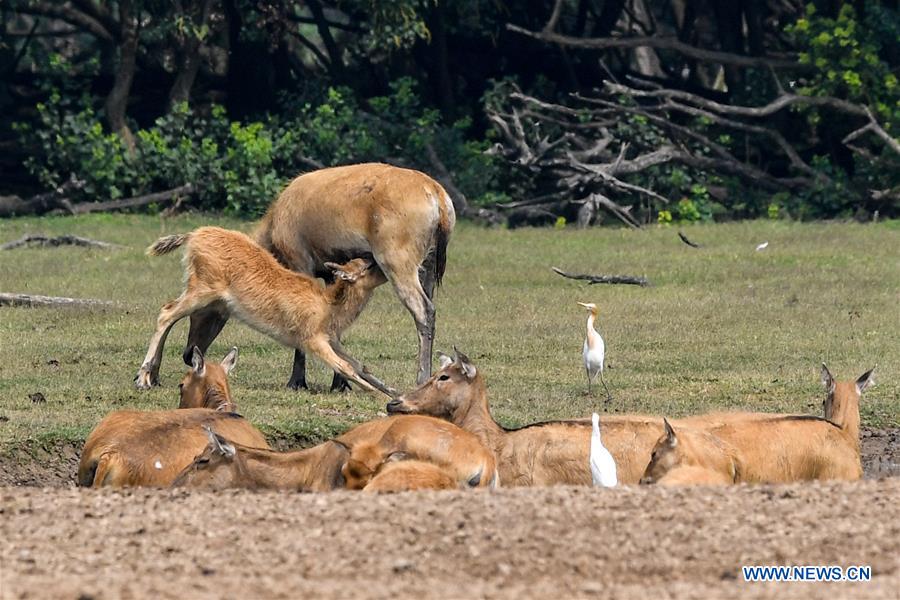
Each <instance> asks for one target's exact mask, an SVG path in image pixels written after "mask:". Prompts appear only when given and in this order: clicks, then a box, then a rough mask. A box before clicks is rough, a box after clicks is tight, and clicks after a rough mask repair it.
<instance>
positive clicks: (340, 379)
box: [331, 339, 353, 392]
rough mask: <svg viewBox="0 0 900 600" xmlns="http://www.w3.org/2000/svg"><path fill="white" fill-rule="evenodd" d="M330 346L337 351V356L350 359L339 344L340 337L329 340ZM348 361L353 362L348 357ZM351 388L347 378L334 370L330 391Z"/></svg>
mask: <svg viewBox="0 0 900 600" xmlns="http://www.w3.org/2000/svg"><path fill="white" fill-rule="evenodd" d="M331 347H332V348H334V351H335V352H337V354H338V356H340V357H342V358H344V359H345V360H347V359H350V355H349V354H347V353H346V351H345V350H344V348H343V346H341V341H340V339H335V340H333V341H332V342H331ZM350 362H353V360H352V359H350ZM351 389H353V388H351V387H350V382H349V381H347V378H346V377H344V376H343V375H341V374H340V373H338V372H337V371H335V372H334V378H333V379H332V380H331V391H332V392H349V391H350V390H351Z"/></svg>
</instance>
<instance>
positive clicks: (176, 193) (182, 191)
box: [71, 183, 195, 215]
mask: <svg viewBox="0 0 900 600" xmlns="http://www.w3.org/2000/svg"><path fill="white" fill-rule="evenodd" d="M194 191H195V188H194V186H193V185H191V184H190V183H186V184H184V185H181V186H178V187H177V188H172V189H171V190H166V191H164V192H155V193H153V194H147V195H145V196H135V197H133V198H124V199H122V200H107V201H105V202H83V203H80V204H73V205H72V208H71V212H72V214H74V215H82V214H86V213H92V212H104V211H108V210H121V209H123V208H137V207H139V206H146V205H148V204H153V203H154V202H168V201H169V200H172V199H173V198H178V197H183V196H190V195H191V194H193V193H194Z"/></svg>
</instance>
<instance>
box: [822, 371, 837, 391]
mask: <svg viewBox="0 0 900 600" xmlns="http://www.w3.org/2000/svg"><path fill="white" fill-rule="evenodd" d="M822 385H824V386H825V393H826V394H832V393H834V377H832V376H831V371H829V370H828V367H826V366H825V363H822Z"/></svg>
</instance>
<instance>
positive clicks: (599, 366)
mask: <svg viewBox="0 0 900 600" xmlns="http://www.w3.org/2000/svg"><path fill="white" fill-rule="evenodd" d="M578 304H579V305H580V306H583V307H585V308H586V309H588V311H590V314H589V315H588V320H587V336H586V337H585V339H584V349H583V350H582V356H583V358H584V369H585V371H586V372H587V378H588V393H591V394H593V391H592V390H591V384H592V383H594V381H595V380H596V379H597V377H598V376H599V377H600V383H602V384H603V389H604V390H606V399H607V401H609V400H611V399H612V396H611V395H610V393H609V388H608V387H606V382H605V381H603V361H604V359H605V357H606V344H604V343H603V338H602V337H600V334H599V333H597V330H596V329H594V321H596V320H597V305H596V304H593V303H590V304H585V303H584V302H579V303H578Z"/></svg>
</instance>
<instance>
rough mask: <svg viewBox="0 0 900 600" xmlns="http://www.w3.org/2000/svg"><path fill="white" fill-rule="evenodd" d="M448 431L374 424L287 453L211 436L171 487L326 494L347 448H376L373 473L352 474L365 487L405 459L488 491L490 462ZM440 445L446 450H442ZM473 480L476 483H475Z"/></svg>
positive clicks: (337, 482)
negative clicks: (379, 454)
mask: <svg viewBox="0 0 900 600" xmlns="http://www.w3.org/2000/svg"><path fill="white" fill-rule="evenodd" d="M397 424H400V426H399V427H398V428H397V429H396V430H395V431H394V433H393V434H392V435H390V436H387V439H385V440H384V443H383V444H380V442H381V441H382V438H385V434H386V433H387V432H388V431H389V430H391V429H392V428H393V427H394V426H395V425H397ZM448 425H449V424H448V423H444V422H441V421H438V420H437V419H430V418H428V417H422V416H400V417H392V418H389V419H379V420H376V421H370V422H368V423H363V424H361V425H357V426H356V427H354V428H353V429H351V430H350V431H348V432H346V433H344V434H343V435H341V436H339V437H337V438H335V439H334V440H329V441H327V442H324V443H322V444H319V445H318V446H314V447H312V448H307V449H304V450H293V451H289V452H276V451H274V450H261V449H257V448H247V447H246V446H244V445H242V444H239V443H234V442H232V441H230V440H228V439H227V438H226V437H225V436H216V435H214V434H213V433H210V434H209V443H208V445H207V446H206V448H205V449H204V450H203V452H202V453H201V454H200V455H199V456H197V458H196V460H194V462H193V463H192V464H190V465H188V466H187V467H186V468H185V469H184V470H183V471H182V473H181V474H180V475H179V476H178V478H177V483H176V485H180V486H187V487H202V488H214V489H222V488H227V487H243V488H251V489H285V490H295V491H326V490H331V489H336V488H338V487H345V486H346V484H347V483H348V482H347V480H345V478H344V473H345V472H346V469H345V468H344V467H345V466H346V464H347V462H348V461H349V459H350V451H349V450H348V448H366V447H376V448H378V450H379V452H383V453H384V456H383V458H380V462H379V464H377V465H375V467H374V469H373V470H374V473H370V474H366V475H362V476H360V475H359V474H354V477H365V483H370V482H371V481H374V479H375V478H376V477H377V476H378V474H379V473H380V472H382V471H383V470H384V468H385V467H386V466H387V464H391V463H392V462H393V461H395V460H400V461H404V459H407V458H409V459H417V460H420V461H424V462H429V463H431V464H435V465H437V466H438V467H440V468H441V469H443V470H444V471H445V472H447V473H450V474H451V476H452V477H454V480H455V481H464V482H466V483H467V484H475V485H479V486H487V485H490V483H491V480H492V479H493V471H492V470H491V469H492V465H493V457H492V456H491V455H490V453H489V452H488V450H486V449H484V448H483V447H482V446H481V445H480V444H478V443H477V440H476V441H475V444H469V443H468V442H469V438H468V436H469V434H467V433H466V432H464V431H459V430H458V431H457V435H458V436H459V437H460V438H462V441H459V440H453V439H449V437H448V436H450V435H452V433H448V431H449V430H448V428H447V426H448ZM450 427H452V425H451V426H450ZM445 444H446V445H447V446H448V447H444V445H445ZM463 446H466V447H468V448H470V449H471V451H472V456H469V455H463V454H461V453H460V452H459V450H460V449H461V448H462V447H463ZM449 448H453V449H455V450H456V451H457V452H453V451H451V449H449ZM460 473H462V474H463V475H460ZM476 476H477V479H478V481H477V482H475V481H474V479H475V478H476ZM370 480H371V481H370ZM365 483H364V484H363V485H365ZM350 487H351V489H359V487H363V486H358V485H356V480H353V481H351V482H350Z"/></svg>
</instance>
